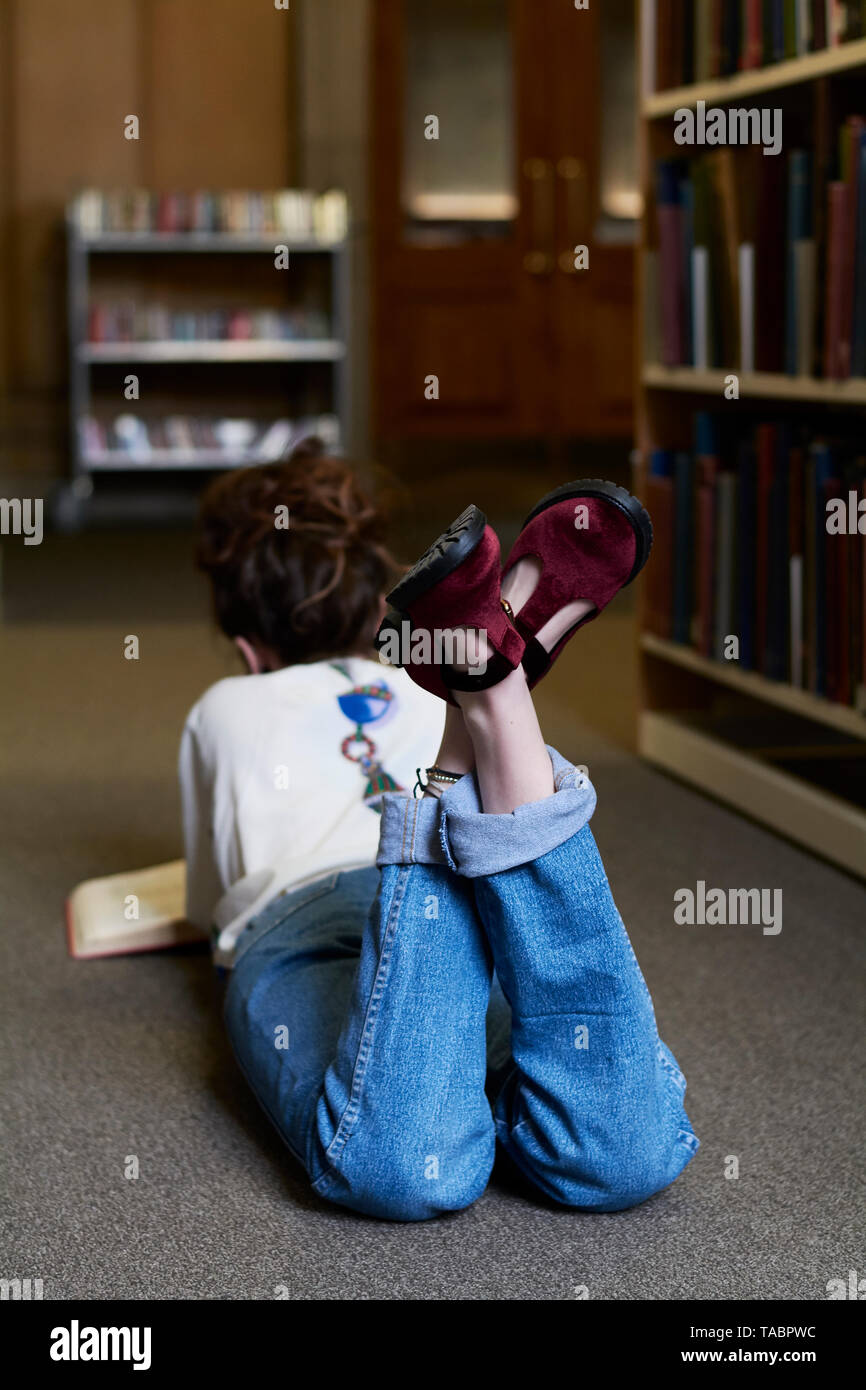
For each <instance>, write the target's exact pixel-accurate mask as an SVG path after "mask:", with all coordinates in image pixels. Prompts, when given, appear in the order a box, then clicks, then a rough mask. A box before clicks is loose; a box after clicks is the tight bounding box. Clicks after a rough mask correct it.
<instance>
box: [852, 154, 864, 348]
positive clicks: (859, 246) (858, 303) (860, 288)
mask: <svg viewBox="0 0 866 1390" xmlns="http://www.w3.org/2000/svg"><path fill="white" fill-rule="evenodd" d="M851 375H852V376H866V131H864V132H863V133H862V134H861V136H860V157H859V160H858V163H857V242H856V251H855V259H854V339H853V345H852V350H851Z"/></svg>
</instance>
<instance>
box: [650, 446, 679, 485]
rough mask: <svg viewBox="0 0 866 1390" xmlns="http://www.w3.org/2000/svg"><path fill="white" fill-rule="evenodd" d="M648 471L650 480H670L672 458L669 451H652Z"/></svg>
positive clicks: (672, 466)
mask: <svg viewBox="0 0 866 1390" xmlns="http://www.w3.org/2000/svg"><path fill="white" fill-rule="evenodd" d="M649 471H650V477H651V478H670V476H671V475H672V473H673V471H674V456H673V454H672V453H671V451H670V449H653V451H652V453H651V454H650V460H649Z"/></svg>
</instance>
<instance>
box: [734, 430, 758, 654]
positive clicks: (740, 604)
mask: <svg viewBox="0 0 866 1390" xmlns="http://www.w3.org/2000/svg"><path fill="white" fill-rule="evenodd" d="M738 474H739V483H738V487H737V622H738V626H739V633H740V665H741V666H742V667H743V668H744V669H745V670H747V671H754V669H755V565H756V559H757V547H758V534H757V493H756V486H757V467H756V463H755V449H754V446H753V445H752V444H744V445H743V446H742V447H741V449H740V454H739V459H738Z"/></svg>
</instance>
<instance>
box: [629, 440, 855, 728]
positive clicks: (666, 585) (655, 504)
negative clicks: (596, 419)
mask: <svg viewBox="0 0 866 1390" xmlns="http://www.w3.org/2000/svg"><path fill="white" fill-rule="evenodd" d="M693 434H694V444H693V448H692V449H691V450H688V451H685V450H678V451H672V450H670V449H653V450H651V451H650V453H649V455H648V458H647V472H646V478H645V485H644V490H645V496H646V501H647V506H648V508H649V510H650V514H651V516H652V518H653V524H654V527H655V544H654V554H653V560H652V562H651V565H650V566H649V567H648V569H647V579H646V584H647V598H646V609H645V623H646V627H647V629H648V630H649V631H651V632H653V633H655V634H656V635H657V636H659V637H664V638H669V639H671V640H673V641H675V642H679V643H682V644H683V645H687V646H692V647H693V648H695V649H696V650H697V651H698V652H700V653H701V654H702V655H704V656H706V657H710V658H714V659H715V660H717V661H726V660H729V659H732V658H731V652H730V649H729V639H730V638H731V637H736V638H737V640H738V651H737V653H736V657H735V658H734V659H735V660H736V663H737V665H738V666H739V667H740V668H741V669H744V670H751V671H756V672H758V673H760V674H762V675H764V676H766V677H767V678H768V679H770V680H775V681H783V682H786V683H788V684H790V685H793V686H796V687H798V688H803V689H806V690H810V691H812V692H813V693H814V694H816V695H821V696H824V697H826V698H827V699H829V700H832V701H835V702H837V703H839V704H843V705H853V706H855V707H856V708H858V709H860V710H861V711H862V712H864V713H866V626H864V625H866V588H864V586H866V451H864V450H863V448H862V446H860V445H859V443H858V441H857V440H856V439H854V438H852V437H849V438H845V437H840V438H838V439H837V438H827V437H824V436H820V435H810V434H809V433H808V432H807V431H806V429H805V428H804V427H800V426H797V427H795V426H793V425H791V424H790V423H788V422H785V421H764V422H761V423H759V424H758V425H757V426H756V428H755V429H754V431H753V432H751V433H747V434H746V435H745V436H744V434H743V431H742V429H741V428H739V429H735V428H734V427H733V425H732V424H731V422H730V418H729V417H728V416H724V415H722V414H721V413H718V412H717V413H712V412H698V413H697V414H696V415H695V418H694V429H693ZM828 503H829V504H831V505H830V507H829V508H828ZM842 507H844V515H845V516H846V517H847V523H846V525H845V526H841V525H836V524H835V523H834V521H833V518H834V515H835V513H836V512H837V511H838V510H839V508H842ZM861 523H862V529H861Z"/></svg>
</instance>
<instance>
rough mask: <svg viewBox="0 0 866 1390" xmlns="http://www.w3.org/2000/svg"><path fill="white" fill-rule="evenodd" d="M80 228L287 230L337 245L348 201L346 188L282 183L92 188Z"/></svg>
mask: <svg viewBox="0 0 866 1390" xmlns="http://www.w3.org/2000/svg"><path fill="white" fill-rule="evenodd" d="M74 218H75V225H76V226H77V228H78V231H79V234H80V235H81V236H82V237H84V238H85V239H87V238H96V237H100V236H105V235H111V234H124V235H126V236H154V235H157V234H163V235H175V236H177V235H186V234H194V233H198V234H199V235H203V234H208V235H216V234H218V235H224V236H237V237H244V236H246V237H250V236H254V237H271V236H273V237H279V236H285V237H288V238H290V239H291V240H294V241H299V242H321V243H322V245H334V244H336V243H338V242H341V241H344V240H345V238H346V236H347V234H348V220H349V219H348V202H347V199H346V195H345V193H343V192H342V191H341V190H340V189H329V190H328V191H327V192H324V193H318V194H317V193H313V192H312V191H310V190H309V189H295V188H280V189H275V190H273V191H270V192H250V191H239V190H224V191H221V192H209V191H207V190H204V189H198V190H195V191H194V192H187V193H183V192H166V193H156V192H153V191H151V190H149V189H143V188H132V189H121V190H103V189H97V188H88V189H85V190H84V191H83V192H81V193H80V194H79V195H78V197H77V199H76V202H75V205H74Z"/></svg>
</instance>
